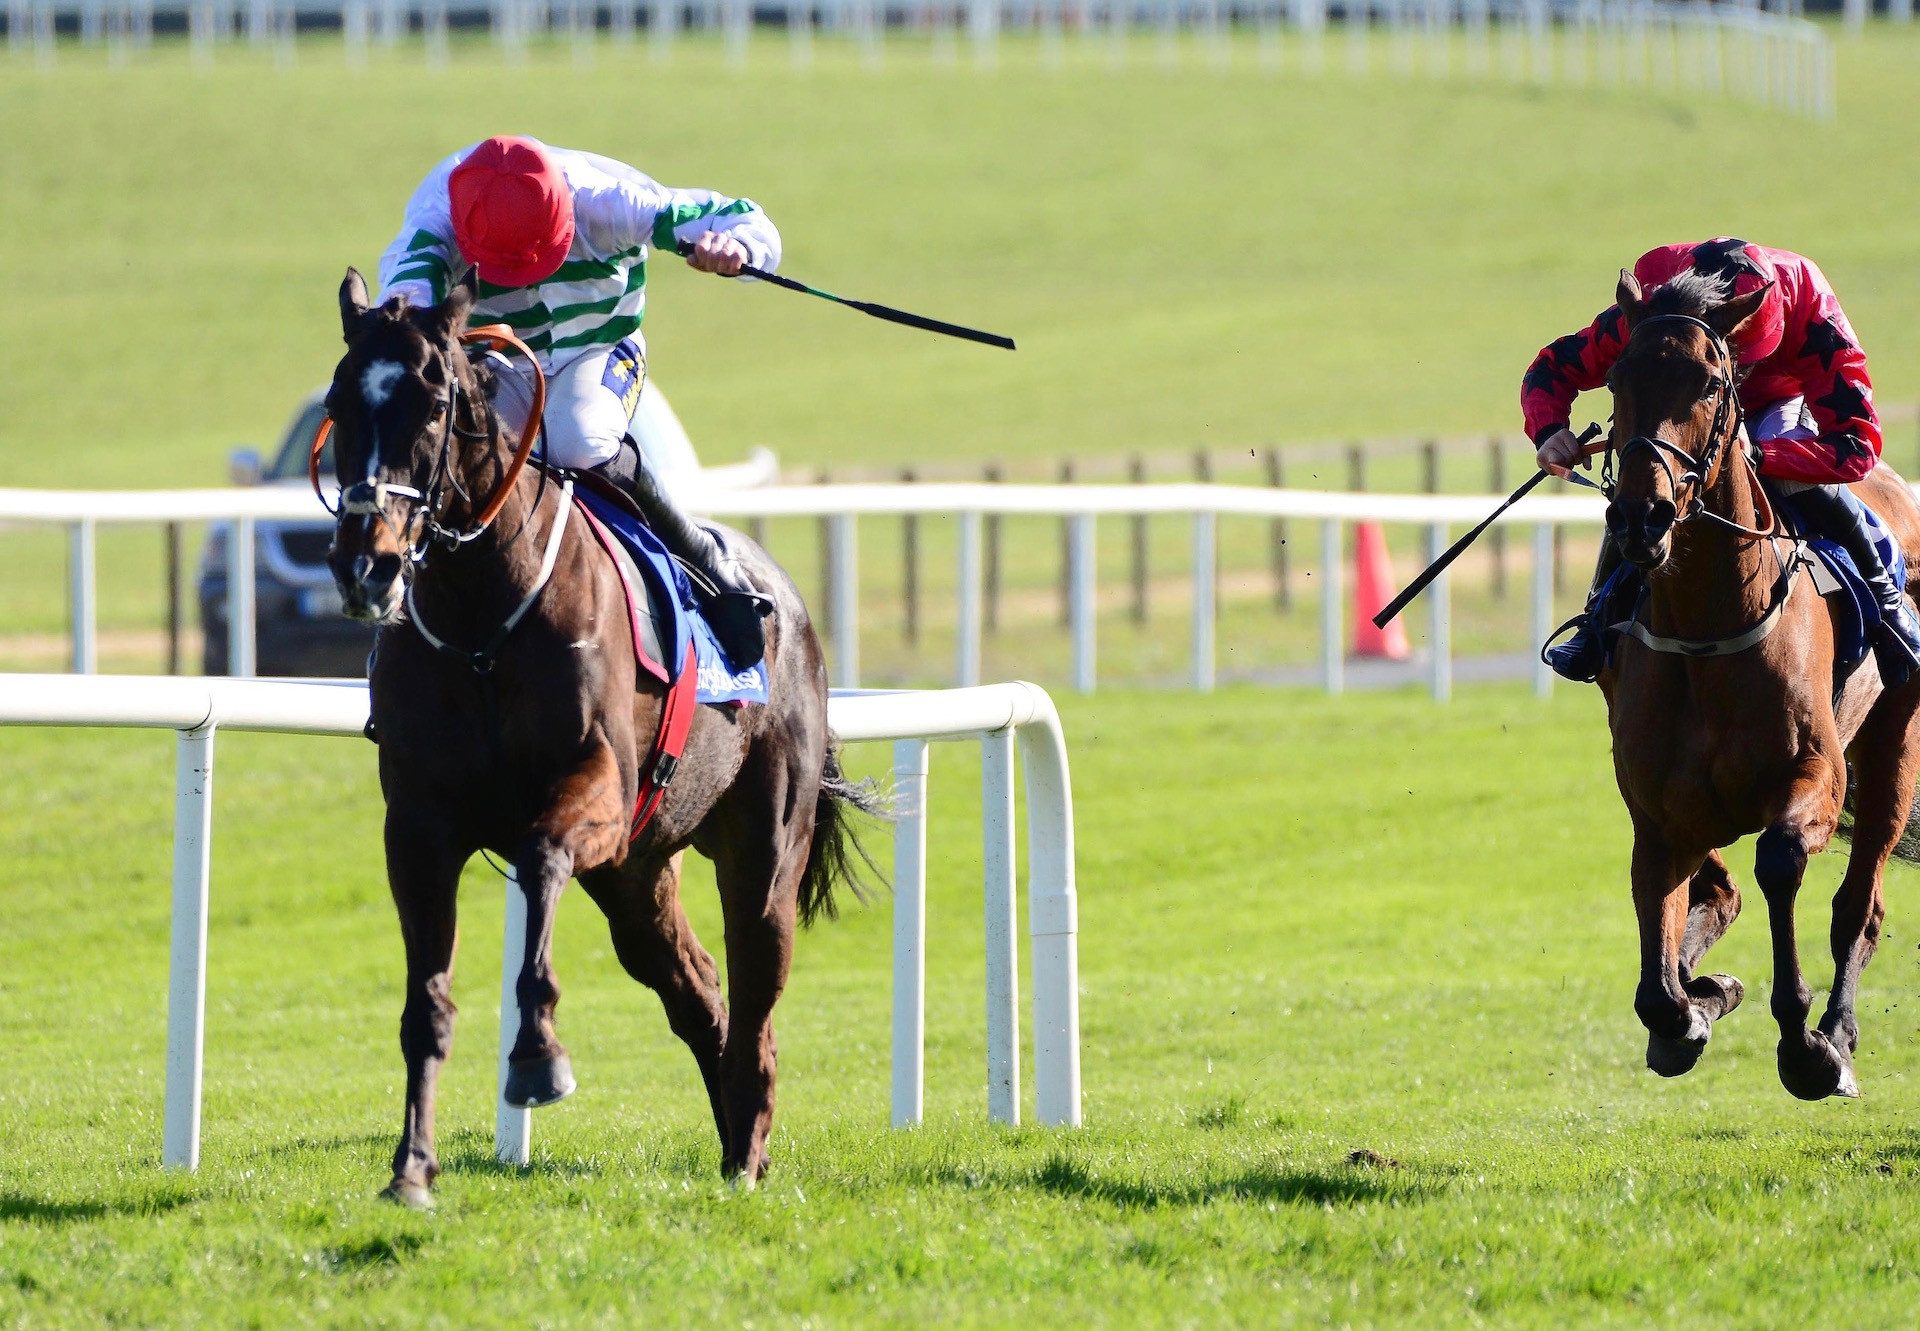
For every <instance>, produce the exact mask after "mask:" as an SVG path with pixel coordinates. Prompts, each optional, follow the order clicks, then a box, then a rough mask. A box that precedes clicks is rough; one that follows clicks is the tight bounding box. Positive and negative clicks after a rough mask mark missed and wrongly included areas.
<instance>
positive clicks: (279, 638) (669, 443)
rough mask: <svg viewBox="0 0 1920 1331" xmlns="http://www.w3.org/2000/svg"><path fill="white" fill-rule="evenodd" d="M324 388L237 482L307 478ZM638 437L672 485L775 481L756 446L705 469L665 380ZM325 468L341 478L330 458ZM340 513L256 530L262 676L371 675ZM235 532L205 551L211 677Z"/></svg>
mask: <svg viewBox="0 0 1920 1331" xmlns="http://www.w3.org/2000/svg"><path fill="white" fill-rule="evenodd" d="M323 395H324V390H320V389H316V390H315V391H314V392H313V393H311V394H309V395H308V396H307V398H306V399H305V400H304V401H303V402H301V404H300V406H299V409H298V410H297V411H295V412H294V414H293V421H292V423H291V424H290V425H289V426H288V429H287V433H286V436H285V437H284V439H283V440H282V441H281V444H280V447H279V449H278V450H277V451H276V452H275V454H274V456H273V460H272V462H271V464H269V465H263V463H262V460H261V457H260V455H259V453H258V452H256V451H254V450H253V449H250V448H243V449H237V450H235V452H234V453H233V455H232V457H231V459H230V464H231V470H232V474H233V479H234V482H235V483H236V484H238V485H281V486H295V487H304V486H306V485H307V483H308V482H307V457H308V455H309V454H310V453H311V452H312V449H313V440H314V436H315V435H316V434H318V433H319V431H320V423H321V421H323V420H324V419H325V418H326V409H325V407H324V406H323V405H322V397H323ZM633 424H634V437H635V439H636V440H637V441H638V442H639V444H640V447H641V450H642V452H643V453H644V454H645V456H646V458H647V459H648V461H649V462H650V463H651V464H652V465H653V466H654V468H655V470H656V471H657V472H658V473H659V474H660V475H661V476H662V477H664V478H665V479H666V480H667V481H668V483H669V484H673V483H674V482H675V481H676V479H679V480H690V479H692V478H694V477H696V476H698V477H699V478H700V480H701V481H702V482H703V483H705V484H709V485H714V484H718V485H758V484H765V483H767V482H769V481H771V480H773V479H775V474H776V472H777V466H776V464H775V462H774V458H773V455H772V454H771V453H769V452H767V451H766V450H765V449H757V450H755V452H754V456H753V458H752V460H751V461H749V462H746V463H742V464H740V465H738V466H735V467H720V468H713V469H711V470H708V471H705V472H704V473H703V472H702V470H701V467H700V463H699V459H698V457H697V456H696V455H695V453H694V451H693V444H692V441H690V440H689V439H688V438H687V432H686V430H685V428H684V427H682V426H681V424H680V419H679V417H677V416H675V415H674V414H673V408H672V407H671V406H669V405H668V404H667V399H666V397H665V395H663V394H662V393H661V392H660V389H659V387H658V386H657V385H653V384H650V385H648V387H647V391H646V393H645V394H644V395H643V396H642V397H641V399H640V411H639V414H638V415H637V416H636V417H635V418H634V422H633ZM320 473H321V475H322V476H324V477H331V476H332V475H333V459H332V458H331V457H330V456H323V457H322V459H321V467H320ZM332 539H333V523H332V520H331V519H328V518H325V517H319V518H316V519H314V520H313V521H311V522H268V521H261V522H259V523H258V524H256V526H255V529H254V608H255V616H254V625H255V640H254V641H255V648H254V653H255V665H256V667H257V668H258V671H259V673H260V674H262V675H319V676H358V675H363V674H365V673H366V660H367V649H368V648H369V647H370V646H371V645H372V643H373V630H372V628H371V627H370V626H369V625H366V624H359V623H356V622H354V621H353V620H350V619H348V618H347V617H346V616H345V615H343V614H342V613H341V612H340V594H339V593H338V592H337V591H336V590H335V589H334V585H333V574H332V573H330V572H329V571H328V570H327V545H328V543H329V542H330V541H331V540H332ZM227 578H228V568H227V532H226V530H225V527H224V526H223V525H222V524H215V526H214V527H213V530H212V532H211V533H210V535H209V536H208V539H207V544H206V548H205V550H204V551H203V552H202V553H201V557H200V575H199V599H200V624H201V627H202V629H203V630H204V632H205V639H206V641H205V647H204V649H203V651H202V657H201V664H202V667H203V669H204V670H205V671H206V673H207V674H209V675H224V674H226V673H227Z"/></svg>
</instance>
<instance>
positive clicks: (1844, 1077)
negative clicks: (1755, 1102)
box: [1779, 1031, 1860, 1100]
mask: <svg viewBox="0 0 1920 1331" xmlns="http://www.w3.org/2000/svg"><path fill="white" fill-rule="evenodd" d="M1779 1062H1780V1084H1781V1085H1782V1086H1784V1087H1786V1088H1787V1090H1788V1091H1789V1092H1790V1093H1791V1094H1792V1095H1793V1096H1794V1097H1795V1098H1796V1099H1800V1100H1824V1099H1826V1098H1827V1097H1828V1096H1832V1095H1838V1096H1843V1097H1845V1098H1846V1099H1849V1100H1853V1099H1858V1098H1859V1095H1860V1083H1859V1081H1858V1080H1857V1079H1856V1078H1855V1077H1854V1075H1853V1067H1852V1065H1851V1064H1850V1063H1848V1061H1847V1057H1846V1055H1845V1054H1842V1053H1841V1052H1840V1050H1839V1049H1838V1048H1837V1047H1835V1046H1834V1044H1833V1042H1832V1041H1830V1040H1828V1039H1827V1037H1826V1036H1824V1035H1822V1034H1820V1032H1818V1031H1808V1032H1806V1033H1805V1034H1804V1035H1803V1036H1802V1038H1801V1039H1800V1040H1797V1041H1796V1040H1793V1039H1791V1038H1789V1039H1784V1040H1782V1041H1780V1051H1779Z"/></svg>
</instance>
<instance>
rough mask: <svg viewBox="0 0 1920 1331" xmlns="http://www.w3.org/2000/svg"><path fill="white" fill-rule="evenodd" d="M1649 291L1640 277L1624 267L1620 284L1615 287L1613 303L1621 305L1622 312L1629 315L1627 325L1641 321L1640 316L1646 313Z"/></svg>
mask: <svg viewBox="0 0 1920 1331" xmlns="http://www.w3.org/2000/svg"><path fill="white" fill-rule="evenodd" d="M1646 299H1647V293H1646V291H1645V289H1644V288H1642V287H1641V285H1640V279H1639V278H1637V277H1635V276H1634V275H1633V274H1632V273H1630V272H1628V271H1627V270H1626V269H1624V268H1622V269H1621V270H1620V285H1619V286H1617V287H1615V288H1614V289H1613V303H1614V304H1615V305H1618V306H1619V307H1620V313H1622V314H1624V315H1626V316H1627V327H1629V328H1631V327H1633V326H1634V325H1635V324H1637V323H1639V322H1640V316H1641V315H1642V314H1645V313H1646Z"/></svg>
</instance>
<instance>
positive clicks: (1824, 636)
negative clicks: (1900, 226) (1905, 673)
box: [1600, 273, 1920, 1100]
mask: <svg viewBox="0 0 1920 1331" xmlns="http://www.w3.org/2000/svg"><path fill="white" fill-rule="evenodd" d="M1764 294H1765V293H1764V291H1760V292H1754V293H1752V294H1750V295H1748V296H1745V297H1741V298H1738V299H1726V298H1725V295H1724V292H1723V290H1722V289H1721V288H1720V287H1718V286H1716V285H1714V284H1713V283H1711V282H1709V281H1706V280H1701V279H1694V278H1683V279H1680V280H1677V281H1675V282H1672V283H1668V284H1666V285H1665V286H1662V287H1660V288H1658V289H1656V290H1655V291H1654V292H1653V293H1652V295H1651V296H1648V295H1646V293H1644V292H1643V291H1642V290H1641V288H1640V285H1639V283H1637V282H1636V281H1635V280H1634V279H1633V277H1632V276H1631V275H1630V274H1626V273H1622V274H1621V278H1620V288H1619V291H1618V293H1617V299H1618V303H1619V307H1620V309H1621V311H1622V312H1623V314H1624V315H1625V318H1626V324H1627V328H1628V330H1629V333H1628V339H1627V346H1626V350H1625V352H1624V353H1623V354H1622V356H1621V359H1620V361H1619V362H1618V364H1617V365H1616V366H1615V368H1614V370H1613V374H1612V377H1611V379H1610V380H1609V386H1610V387H1611V388H1612V390H1613V400H1614V429H1613V436H1612V440H1611V449H1612V452H1613V456H1614V458H1615V459H1617V465H1618V476H1617V479H1616V481H1615V484H1614V488H1613V492H1612V503H1611V504H1610V505H1609V506H1608V510H1607V529H1608V533H1609V536H1610V539H1612V540H1614V541H1615V542H1616V543H1617V544H1618V545H1619V548H1620V552H1621V554H1622V555H1623V556H1624V557H1625V558H1626V559H1627V561H1628V562H1630V563H1632V564H1634V565H1636V566H1637V567H1639V568H1640V569H1642V570H1644V571H1646V572H1647V573H1648V574H1649V575H1650V576H1649V577H1648V579H1647V582H1648V593H1647V598H1646V603H1645V609H1644V610H1643V611H1642V613H1641V616H1640V620H1641V626H1640V629H1638V630H1635V633H1634V635H1623V636H1622V637H1621V638H1620V642H1619V646H1618V649H1617V651H1616V653H1615V655H1614V658H1613V661H1612V664H1611V666H1610V668H1609V669H1608V670H1607V671H1606V672H1605V673H1604V674H1602V676H1601V678H1600V683H1601V687H1602V689H1603V690H1604V691H1605V694H1606V698H1607V707H1608V715H1609V723H1610V726H1611V729H1612V732H1613V753H1614V772H1615V776H1616V778H1617V780H1618V782H1619V786H1620V794H1621V797H1622V798H1623V799H1624V800H1625V801H1626V805H1627V811H1628V813H1629V814H1630V815H1631V817H1632V820H1633V862H1632V877H1633V904H1634V911H1635V914H1636V915H1637V916H1638V917H1639V925H1640V983H1639V988H1638V991H1637V993H1636V995H1635V998H1634V1009H1635V1011H1636V1012H1637V1013H1638V1014H1639V1017H1640V1020H1641V1022H1642V1023H1643V1024H1644V1025H1645V1026H1646V1028H1647V1030H1648V1033H1649V1035H1648V1043H1647V1064H1648V1066H1649V1067H1651V1068H1652V1069H1653V1070H1654V1071H1655V1072H1658V1073H1660V1074H1661V1075H1663V1076H1678V1075H1680V1074H1681V1073H1684V1072H1687V1071H1689V1070H1690V1069H1691V1068H1692V1067H1693V1066H1694V1064H1695V1063H1696V1062H1697V1061H1698V1060H1699V1058H1700V1055H1701V1053H1702V1052H1703V1051H1704V1050H1705V1048H1706V1044H1707V1039H1708V1036H1709V1035H1710V1034H1711V1032H1712V1023H1713V1022H1714V1021H1715V1020H1717V1019H1718V1018H1720V1017H1722V1016H1725V1015H1726V1014H1727V1013H1728V1012H1730V1011H1732V1010H1733V1008H1734V1007H1735V1006H1736V1005H1737V1004H1738V1003H1739V1002H1740V998H1741V993H1742V991H1741V987H1740V984H1739V982H1738V981H1737V980H1734V979H1733V978H1732V977H1731V976H1725V975H1705V974H1700V973H1699V972H1698V969H1697V968H1698V967H1699V965H1700V962H1701V958H1702V956H1703V954H1704V953H1705V952H1706V951H1707V949H1708V948H1710V947H1712V946H1713V944H1714V943H1715V942H1716V941H1717V940H1718V939H1719V938H1720V936H1721V935H1722V934H1723V933H1725V931H1726V929H1727V927H1728V926H1729V925H1730V924H1732V922H1733V920H1734V917H1735V916H1737V915H1738V914H1739V912H1740V893H1739V890H1738V889H1737V888H1736V887H1735V886H1734V882H1733V879H1732V877H1731V876H1730V875H1729V873H1728V872H1727V866H1726V862H1725V861H1724V860H1723V859H1722V857H1721V854H1720V851H1721V849H1722V848H1724V847H1725V846H1727V845H1729V844H1730V843H1732V842H1733V841H1734V840H1735V839H1737V838H1739V837H1742V836H1746V835H1750V834H1753V833H1758V834H1759V843H1758V846H1757V849H1756V853H1755V857H1754V868H1753V874H1754V879H1755V881H1756V882H1758V883H1759V885H1760V890H1761V892H1762V893H1764V894H1765V896H1766V901H1767V911H1768V916H1769V922H1770V924H1771V928H1772V935H1773V965H1774V985H1773V994H1772V1007H1773V1015H1774V1019H1775V1020H1776V1021H1777V1022H1778V1023H1779V1027H1780V1044H1779V1070H1780V1080H1781V1082H1782V1083H1783V1084H1784V1085H1785V1086H1786V1088H1787V1089H1788V1090H1789V1091H1791V1092H1792V1093H1793V1094H1794V1095H1796V1096H1799V1097H1800V1098H1802V1099H1806V1100H1818V1099H1821V1098H1823V1097H1825V1096H1829V1095H1846V1096H1852V1095H1858V1094H1859V1086H1858V1082H1857V1081H1856V1080H1855V1077H1854V1072H1853V1055H1854V1051H1855V1050H1856V1049H1857V1047H1858V1045H1859V1040H1860V1028H1859V1024H1858V1021H1857V1019H1856V1015H1855V1003H1856V1000H1857V997H1858V994H1859V985H1860V973H1861V971H1862V970H1863V969H1864V968H1865V967H1866V965H1867V963H1868V961H1869V960H1871V959H1872V957H1873V953H1874V949H1875V947H1876V945H1877V944H1878V942H1879V938H1880V924H1881V920H1882V918H1883V917H1884V915H1885V908H1884V906H1883V904H1882V899H1881V874H1882V872H1883V870H1884V869H1885V867H1886V862H1887V857H1888V855H1889V854H1890V853H1891V852H1892V851H1893V849H1894V846H1895V844H1896V842H1897V841H1898V840H1899V838H1900V835H1901V832H1902V829H1903V828H1904V827H1905V825H1906V823H1907V820H1908V818H1909V815H1910V812H1911V810H1912V805H1913V791H1914V777H1915V773H1916V754H1917V753H1920V745H1917V743H1916V741H1917V740H1920V733H1917V732H1916V727H1915V714H1916V711H1920V676H1917V677H1916V678H1915V679H1914V680H1913V681H1910V682H1908V683H1906V684H1904V685H1902V686H1901V687H1899V688H1897V689H1893V690H1886V689H1883V688H1882V686H1881V681H1880V677H1879V674H1878V671H1877V669H1876V668H1875V666H1874V664H1873V660H1872V658H1871V657H1869V658H1868V660H1867V662H1866V663H1865V664H1864V665H1862V666H1861V667H1860V668H1859V669H1858V670H1857V671H1856V672H1855V673H1854V674H1853V675H1852V676H1851V677H1850V679H1849V680H1848V682H1847V684H1846V686H1845V688H1844V689H1843V690H1842V691H1841V693H1840V695H1839V697H1838V698H1837V699H1836V698H1835V697H1834V694H1833V685H1834V678H1833V662H1834V632H1833V625H1832V621H1831V620H1830V618H1829V615H1828V611H1827V608H1826V604H1825V602H1824V601H1823V600H1822V598H1821V597H1820V596H1819V595H1818V593H1817V592H1815V591H1814V589H1813V587H1812V586H1811V582H1810V575H1809V574H1808V573H1807V572H1806V570H1805V569H1804V568H1801V567H1798V566H1797V565H1796V563H1795V558H1794V556H1795V553H1796V551H1795V549H1794V546H1793V544H1792V542H1790V541H1788V540H1786V539H1785V538H1782V537H1778V536H1771V535H1765V534H1762V532H1763V529H1766V528H1770V527H1771V525H1772V522H1771V516H1770V505H1768V504H1767V503H1766V500H1765V496H1764V494H1763V493H1762V492H1761V491H1760V488H1759V482H1758V476H1757V474H1756V473H1755V472H1754V470H1753V467H1752V464H1751V463H1750V461H1749V460H1748V458H1747V455H1746V451H1745V440H1744V438H1743V437H1742V436H1743V431H1742V428H1741V422H1740V415H1739V408H1738V403H1737V399H1736V397H1735V390H1736V386H1737V370H1736V367H1735V363H1734V358H1733V356H1732V355H1731V354H1730V352H1729V350H1728V347H1727V339H1728V338H1729V337H1730V336H1731V335H1732V334H1733V332H1734V330H1735V329H1737V328H1738V327H1739V326H1740V324H1741V322H1742V321H1743V320H1745V319H1747V318H1749V317H1750V316H1751V315H1752V314H1753V312H1754V311H1755V310H1756V309H1757V308H1758V306H1759V303H1760V301H1761V299H1762V297H1763V296H1764ZM1859 488H1860V491H1861V492H1862V496H1863V497H1864V498H1865V499H1866V500H1867V502H1868V503H1869V504H1870V505H1871V506H1872V507H1873V509H1874V510H1875V511H1876V512H1878V513H1879V514H1880V516H1881V517H1882V518H1883V519H1885V520H1886V521H1887V522H1888V523H1889V524H1890V525H1891V527H1892V528H1893V531H1894V533H1895V535H1896V537H1897V539H1898V540H1899V541H1900V543H1901V545H1902V546H1903V547H1904V549H1905V551H1906V556H1907V560H1908V566H1909V567H1915V566H1916V565H1915V563H1914V561H1915V560H1916V558H1917V557H1920V506H1916V504H1915V503H1914V500H1913V497H1912V496H1911V495H1910V494H1909V493H1908V491H1907V488H1906V486H1905V485H1903V484H1902V483H1901V481H1900V479H1899V477H1897V476H1895V475H1894V473H1893V472H1892V471H1891V470H1890V469H1889V468H1887V467H1886V466H1885V465H1884V464H1883V465H1881V466H1880V467H1878V468H1876V469H1875V470H1874V472H1873V473H1872V474H1871V475H1869V476H1868V477H1867V478H1866V479H1865V480H1864V481H1862V482H1860V485H1859ZM1763 510H1767V511H1764V512H1763ZM1648 639H1651V640H1652V641H1651V642H1649V641H1648ZM1675 640H1684V642H1678V641H1675ZM1849 764H1851V767H1852V774H1853V801H1854V818H1855V821H1854V827H1853V831H1852V840H1853V848H1852V852H1851V854H1850V856H1849V857H1848V861H1847V870H1846V875H1845V878H1844V879H1843V880H1842V882H1841V884H1840V889H1839V892H1838V893H1837V894H1836V895H1835V897H1834V899H1833V924H1832V946H1833V959H1834V968H1835V975H1834V983H1833V990H1832V992H1831V994H1830V995H1829V996H1828V999H1827V1006H1826V1011H1825V1013H1824V1014H1823V1015H1822V1017H1821V1019H1820V1023H1819V1025H1818V1027H1817V1028H1815V1029H1813V1030H1809V1029H1808V1028H1807V1018H1808V1015H1809V1014H1810V1012H1811V1010H1812V1005H1813V994H1812V991H1811V990H1810V989H1809V988H1808V986H1807V982H1806V979H1805V978H1804V976H1803V975H1802V974H1801V970H1800V958H1799V950H1798V944H1797V942H1796V939H1795V936H1794V921H1793V910H1794V898H1795V896H1796V895H1797V894H1798V892H1799V890H1800V882H1801V878H1802V875H1803V874H1804V873H1805V871H1806V867H1807V860H1808V858H1809V857H1810V856H1813V855H1817V854H1819V853H1820V852H1821V851H1822V850H1824V849H1826V847H1827V844H1828V842H1829V841H1830V840H1831V838H1832V837H1833V836H1834V834H1835V831H1836V829H1837V827H1838V825H1839V820H1840V816H1841V809H1842V803H1843V800H1844V799H1845V798H1846V794H1847V789H1848V766H1849Z"/></svg>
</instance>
